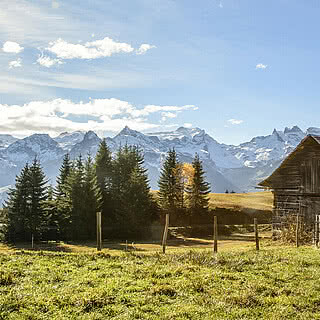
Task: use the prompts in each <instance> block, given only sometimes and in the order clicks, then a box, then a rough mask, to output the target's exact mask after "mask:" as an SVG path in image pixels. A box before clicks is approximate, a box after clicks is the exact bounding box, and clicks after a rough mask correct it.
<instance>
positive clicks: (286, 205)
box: [259, 135, 320, 230]
mask: <svg viewBox="0 0 320 320" xmlns="http://www.w3.org/2000/svg"><path fill="white" fill-rule="evenodd" d="M259 185H260V186H262V187H264V188H268V189H271V190H272V192H273V194H274V202H273V218H272V224H273V229H274V230H281V229H282V228H283V225H284V223H286V221H288V216H290V215H291V216H296V215H300V216H301V218H302V219H303V221H304V222H305V223H307V224H309V225H310V226H313V224H314V221H315V215H316V214H320V137H318V136H311V135H309V136H307V137H306V138H305V139H303V140H302V141H301V143H300V144H299V145H298V146H297V148H296V149H295V150H294V151H293V152H292V153H291V154H290V155H289V156H288V157H287V158H286V159H285V160H284V161H283V162H282V164H281V165H280V166H279V168H277V169H276V170H275V171H274V172H273V173H272V174H271V176H270V177H268V178H267V179H265V180H264V181H262V182H261V183H260V184H259Z"/></svg>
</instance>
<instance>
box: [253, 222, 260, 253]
mask: <svg viewBox="0 0 320 320" xmlns="http://www.w3.org/2000/svg"><path fill="white" fill-rule="evenodd" d="M253 223H254V235H255V239H256V250H257V251H258V250H259V249H260V247H259V234H258V219H257V218H254V219H253Z"/></svg>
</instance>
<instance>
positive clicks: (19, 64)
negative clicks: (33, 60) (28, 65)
mask: <svg viewBox="0 0 320 320" xmlns="http://www.w3.org/2000/svg"><path fill="white" fill-rule="evenodd" d="M19 67H22V60H21V58H18V59H17V60H14V61H10V62H9V69H12V68H19Z"/></svg>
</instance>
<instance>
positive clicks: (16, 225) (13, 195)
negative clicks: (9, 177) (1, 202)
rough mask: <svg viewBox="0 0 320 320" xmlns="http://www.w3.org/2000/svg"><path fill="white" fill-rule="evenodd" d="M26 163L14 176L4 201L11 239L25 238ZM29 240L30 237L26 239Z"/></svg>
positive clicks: (26, 205) (27, 193)
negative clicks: (12, 183) (13, 185)
mask: <svg viewBox="0 0 320 320" xmlns="http://www.w3.org/2000/svg"><path fill="white" fill-rule="evenodd" d="M28 172H29V165H28V163H27V164H26V165H25V166H24V168H23V169H22V170H21V172H20V175H18V176H17V177H16V183H15V187H14V188H11V189H10V190H9V193H8V199H7V201H5V208H6V209H7V211H8V238H9V240H11V241H15V240H27V238H28V236H29V235H27V234H26V230H25V225H26V219H27V216H28V215H29V214H28V210H29V207H28V201H29V200H28V198H29V189H28V184H29V183H28ZM28 240H30V238H29V239H28Z"/></svg>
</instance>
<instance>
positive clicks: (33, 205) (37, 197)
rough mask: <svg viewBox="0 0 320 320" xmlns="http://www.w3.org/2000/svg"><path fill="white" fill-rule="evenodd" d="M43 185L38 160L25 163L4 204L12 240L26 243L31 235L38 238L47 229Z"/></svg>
mask: <svg viewBox="0 0 320 320" xmlns="http://www.w3.org/2000/svg"><path fill="white" fill-rule="evenodd" d="M46 184H47V179H46V177H45V174H44V173H43V171H42V168H41V165H40V162H39V161H38V160H37V159H35V160H34V161H33V162H32V165H31V166H28V164H26V165H25V167H24V168H23V169H22V171H21V173H20V175H19V176H18V177H17V178H16V184H15V187H14V188H13V189H11V190H10V192H9V197H8V200H7V202H6V208H7V210H8V221H9V233H10V235H11V237H10V238H11V239H13V240H15V239H16V240H26V241H29V240H30V239H31V236H32V235H33V236H34V238H35V239H36V240H39V239H41V236H42V234H43V233H44V232H45V231H46V229H47V226H48V217H47V214H46V211H45V209H44V204H45V201H46V200H47V186H46Z"/></svg>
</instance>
